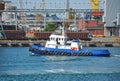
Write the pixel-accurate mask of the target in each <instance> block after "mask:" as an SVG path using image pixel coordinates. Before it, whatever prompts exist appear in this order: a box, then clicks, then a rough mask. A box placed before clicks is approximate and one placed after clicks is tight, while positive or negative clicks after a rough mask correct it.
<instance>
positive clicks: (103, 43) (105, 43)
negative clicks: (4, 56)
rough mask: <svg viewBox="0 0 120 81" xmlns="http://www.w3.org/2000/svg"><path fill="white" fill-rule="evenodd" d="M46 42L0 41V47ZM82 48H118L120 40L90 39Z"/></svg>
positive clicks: (24, 45) (83, 42) (43, 41)
mask: <svg viewBox="0 0 120 81" xmlns="http://www.w3.org/2000/svg"><path fill="white" fill-rule="evenodd" d="M45 42H46V40H0V47H29V46H32V45H33V44H42V45H44V44H45ZM81 43H82V45H83V46H84V47H120V38H119V39H118V38H116V37H107V38H92V40H91V41H81Z"/></svg>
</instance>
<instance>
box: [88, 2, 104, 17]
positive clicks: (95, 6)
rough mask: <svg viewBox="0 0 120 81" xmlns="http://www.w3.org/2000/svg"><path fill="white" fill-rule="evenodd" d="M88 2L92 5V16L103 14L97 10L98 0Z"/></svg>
mask: <svg viewBox="0 0 120 81" xmlns="http://www.w3.org/2000/svg"><path fill="white" fill-rule="evenodd" d="M90 4H91V7H92V10H93V11H92V16H93V17H94V18H98V17H100V16H103V13H102V12H99V0H90Z"/></svg>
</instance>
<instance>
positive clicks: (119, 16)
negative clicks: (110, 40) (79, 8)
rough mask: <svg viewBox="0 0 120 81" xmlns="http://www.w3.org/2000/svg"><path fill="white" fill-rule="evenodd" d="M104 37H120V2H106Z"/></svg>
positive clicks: (117, 0) (106, 0)
mask: <svg viewBox="0 0 120 81" xmlns="http://www.w3.org/2000/svg"><path fill="white" fill-rule="evenodd" d="M103 22H104V35H105V36H119V37H120V0H105V6H104V16H103Z"/></svg>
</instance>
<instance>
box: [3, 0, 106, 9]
mask: <svg viewBox="0 0 120 81" xmlns="http://www.w3.org/2000/svg"><path fill="white" fill-rule="evenodd" d="M5 1H12V2H13V5H15V6H17V7H18V8H20V3H19V0H5ZM21 1H22V5H23V8H37V9H39V8H40V3H41V2H42V0H21ZM66 1H67V0H45V2H46V8H47V9H50V8H54V9H55V8H56V9H58V8H66V4H65V3H66ZM103 2H104V0H100V5H99V8H103V6H104V5H103ZM50 3H51V4H50ZM54 3H56V4H54ZM58 3H60V4H58ZM61 3H64V4H61ZM70 3H71V4H70V8H75V9H91V6H90V4H89V0H70Z"/></svg>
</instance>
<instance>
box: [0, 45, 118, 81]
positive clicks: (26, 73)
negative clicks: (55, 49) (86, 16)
mask: <svg viewBox="0 0 120 81" xmlns="http://www.w3.org/2000/svg"><path fill="white" fill-rule="evenodd" d="M103 48H104V49H108V50H109V51H110V52H111V57H91V56H86V57H85V56H78V57H77V56H76V57H75V56H73V57H72V56H30V55H29V54H30V53H29V51H28V47H0V81H120V47H109V48H105V47H100V48H98V47H95V48H89V49H103ZM85 49H88V48H85Z"/></svg>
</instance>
